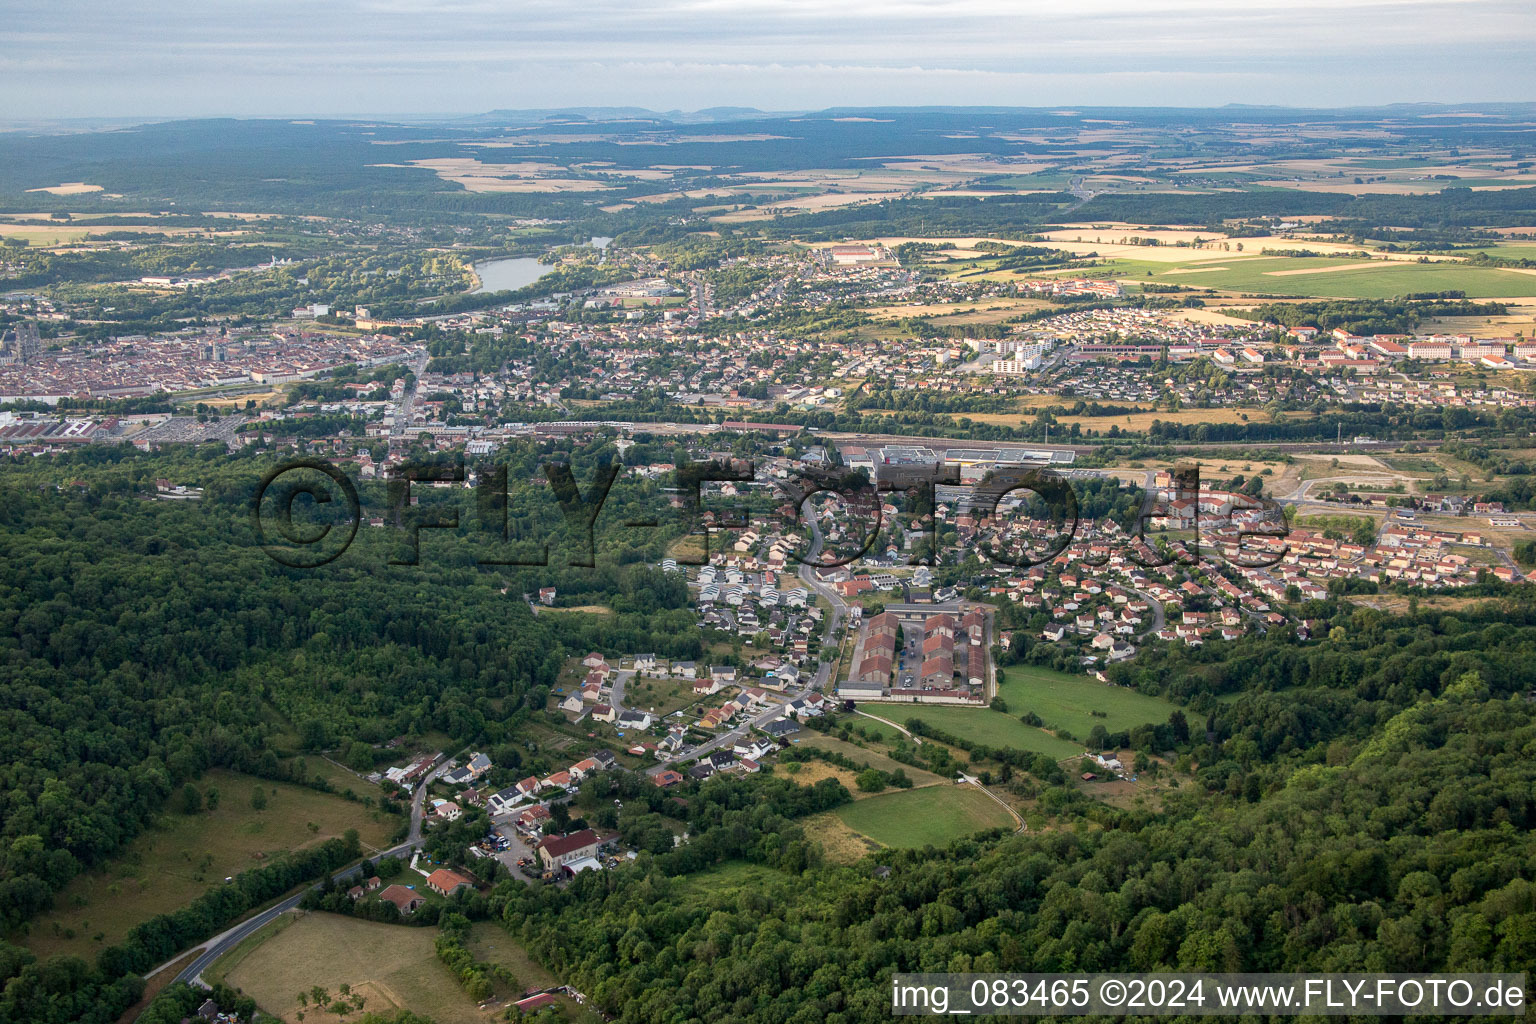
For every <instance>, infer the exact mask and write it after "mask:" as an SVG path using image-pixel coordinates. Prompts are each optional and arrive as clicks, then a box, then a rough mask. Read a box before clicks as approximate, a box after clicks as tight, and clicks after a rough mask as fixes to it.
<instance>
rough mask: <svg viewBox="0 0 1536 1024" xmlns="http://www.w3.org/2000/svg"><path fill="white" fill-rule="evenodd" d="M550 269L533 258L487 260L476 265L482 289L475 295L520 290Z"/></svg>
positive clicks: (477, 289)
mask: <svg viewBox="0 0 1536 1024" xmlns="http://www.w3.org/2000/svg"><path fill="white" fill-rule="evenodd" d="M549 271H550V268H549V267H548V266H546V265H545V264H543V263H540V262H539V261H538V260H536V259H534V258H533V257H532V256H516V257H513V258H512V259H505V260H487V261H486V262H484V263H476V264H475V275H476V276H477V277H479V278H480V287H479V288H476V289H475V291H474V294H476V295H479V294H480V293H481V292H509V291H514V290H516V289H518V288H524V287H527V286H528V285H530V284H533V282H535V281H537V280H538V279H539V278H541V277H543V276H544V275H545V274H547V273H549Z"/></svg>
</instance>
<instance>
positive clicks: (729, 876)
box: [677, 829, 809, 898]
mask: <svg viewBox="0 0 1536 1024" xmlns="http://www.w3.org/2000/svg"><path fill="white" fill-rule="evenodd" d="M807 831H809V829H807ZM789 880H790V876H789V875H786V874H785V873H784V872H782V871H776V870H774V869H773V868H770V867H767V866H766V865H763V864H749V863H747V862H746V861H740V860H732V861H726V862H725V863H724V864H719V865H716V866H715V867H712V868H710V869H709V870H707V871H696V872H694V873H693V874H689V875H683V876H682V877H680V878H678V879H677V884H678V885H679V886H680V887H681V888H682V890H683V892H684V893H686V894H688V895H689V896H694V897H700V898H706V897H710V896H716V895H719V894H722V893H734V892H737V891H739V890H741V889H754V890H756V891H759V892H761V891H762V890H764V889H767V888H769V887H770V886H773V885H775V884H777V883H781V882H787V881H789Z"/></svg>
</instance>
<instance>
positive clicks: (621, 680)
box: [608, 669, 635, 715]
mask: <svg viewBox="0 0 1536 1024" xmlns="http://www.w3.org/2000/svg"><path fill="white" fill-rule="evenodd" d="M633 678H635V671H634V670H633V669H619V670H618V671H617V672H615V673H614V674H613V686H612V687H610V692H609V694H608V706H609V707H611V708H613V713H614V715H618V714H619V713H620V712H621V711H623V710H624V686H625V684H627V683H628V682H629V681H630V680H631V679H633Z"/></svg>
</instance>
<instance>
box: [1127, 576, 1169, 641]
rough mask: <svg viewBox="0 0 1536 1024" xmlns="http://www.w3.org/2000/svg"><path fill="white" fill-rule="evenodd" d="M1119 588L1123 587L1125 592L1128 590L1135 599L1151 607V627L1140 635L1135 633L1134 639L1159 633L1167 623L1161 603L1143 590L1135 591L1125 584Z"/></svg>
mask: <svg viewBox="0 0 1536 1024" xmlns="http://www.w3.org/2000/svg"><path fill="white" fill-rule="evenodd" d="M1121 586H1124V587H1125V589H1126V590H1129V591H1130V592H1131V593H1133V594H1135V595H1136V596H1137V597H1139V598H1141V599H1142V600H1143V601H1145V602H1147V604H1149V605H1151V606H1152V625H1150V626H1148V627H1147V628H1146V629H1144V630H1142V631H1141V632H1140V633H1137V634H1136V639H1138V640H1140V639H1141V638H1142V637H1145V636H1151V635H1152V634H1154V633H1161V632H1162V631H1163V626H1164V625H1165V624H1166V622H1167V616H1166V614H1165V613H1164V612H1163V602H1161V601H1159V600H1158V599H1157V598H1155V597H1153V596H1152V595H1151V594H1149V593H1147V592H1146V591H1145V590H1137V589H1136V588H1135V587H1129V586H1125V584H1121Z"/></svg>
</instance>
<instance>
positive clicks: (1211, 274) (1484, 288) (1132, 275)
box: [1096, 243, 1536, 299]
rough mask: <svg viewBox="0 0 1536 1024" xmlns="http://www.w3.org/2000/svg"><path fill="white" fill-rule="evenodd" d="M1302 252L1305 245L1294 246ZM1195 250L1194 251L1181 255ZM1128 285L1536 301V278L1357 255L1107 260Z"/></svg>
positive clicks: (1312, 294) (1335, 295)
mask: <svg viewBox="0 0 1536 1024" xmlns="http://www.w3.org/2000/svg"><path fill="white" fill-rule="evenodd" d="M1295 244H1296V245H1297V246H1298V247H1303V246H1302V243H1295ZM1179 251H1180V252H1186V253H1187V252H1189V250H1179ZM1106 270H1107V271H1111V272H1114V273H1117V274H1119V275H1122V276H1123V278H1124V283H1126V284H1139V283H1141V282H1143V281H1153V282H1156V283H1158V284H1181V285H1186V286H1190V287H1197V288H1214V289H1220V290H1223V291H1235V292H1253V293H1261V294H1271V295H1300V296H1307V297H1328V298H1346V299H1386V298H1392V297H1394V296H1397V295H1405V294H1407V293H1409V292H1437V291H1452V290H1456V291H1463V292H1466V294H1467V297H1468V298H1498V297H1518V296H1529V295H1536V274H1533V273H1528V272H1525V271H1521V270H1509V269H1495V268H1489V267H1470V266H1466V265H1464V264H1458V263H1450V262H1435V263H1408V262H1403V261H1400V260H1393V261H1386V260H1372V261H1362V260H1360V259H1359V258H1358V257H1348V256H1340V257H1288V256H1246V255H1235V256H1232V257H1223V258H1220V259H1215V258H1212V257H1211V256H1210V254H1209V253H1200V254H1198V255H1196V256H1193V257H1192V258H1185V259H1183V260H1181V261H1178V262H1174V261H1158V260H1154V259H1149V258H1147V257H1145V256H1142V257H1140V258H1136V259H1126V258H1116V259H1111V260H1107V261H1105V263H1104V264H1103V267H1102V269H1101V270H1098V271H1096V272H1098V273H1102V272H1103V271H1106Z"/></svg>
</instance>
